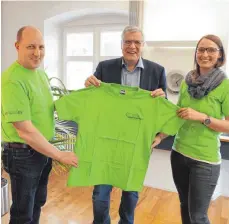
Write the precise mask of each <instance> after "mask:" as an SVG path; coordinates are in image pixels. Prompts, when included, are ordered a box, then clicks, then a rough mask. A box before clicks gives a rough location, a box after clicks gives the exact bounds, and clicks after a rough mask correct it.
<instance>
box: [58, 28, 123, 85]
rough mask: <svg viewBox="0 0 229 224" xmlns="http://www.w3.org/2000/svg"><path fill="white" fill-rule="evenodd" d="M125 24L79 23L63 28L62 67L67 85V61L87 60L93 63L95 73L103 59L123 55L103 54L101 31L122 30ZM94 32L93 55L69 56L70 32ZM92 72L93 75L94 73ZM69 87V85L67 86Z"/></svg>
mask: <svg viewBox="0 0 229 224" xmlns="http://www.w3.org/2000/svg"><path fill="white" fill-rule="evenodd" d="M122 30H123V24H94V25H83V26H80V25H77V26H70V27H68V26H65V27H64V28H63V48H62V49H63V51H62V53H63V68H62V77H61V78H62V80H63V83H64V84H65V85H66V83H67V63H68V62H69V61H85V62H92V63H93V71H92V74H93V73H94V71H95V69H96V67H97V65H98V63H99V62H100V61H103V60H108V59H112V58H118V57H121V56H120V55H113V56H101V52H100V47H101V42H100V39H101V33H102V32H112V31H122ZM86 32H87V33H90V32H92V33H93V56H67V34H69V33H86ZM120 49H121V36H120ZM92 74H91V75H92ZM66 87H67V86H66Z"/></svg>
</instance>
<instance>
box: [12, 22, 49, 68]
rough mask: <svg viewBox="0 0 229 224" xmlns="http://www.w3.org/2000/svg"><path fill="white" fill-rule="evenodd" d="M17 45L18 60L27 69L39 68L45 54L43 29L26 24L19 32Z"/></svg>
mask: <svg viewBox="0 0 229 224" xmlns="http://www.w3.org/2000/svg"><path fill="white" fill-rule="evenodd" d="M15 47H16V49H17V52H18V62H19V64H21V65H22V66H23V67H25V68H27V69H31V70H34V69H36V68H38V67H39V66H40V64H41V62H42V60H43V58H44V55H45V46H44V39H43V35H42V33H41V31H40V30H39V29H37V28H36V27H33V26H24V27H22V28H20V29H19V30H18V32H17V41H16V43H15Z"/></svg>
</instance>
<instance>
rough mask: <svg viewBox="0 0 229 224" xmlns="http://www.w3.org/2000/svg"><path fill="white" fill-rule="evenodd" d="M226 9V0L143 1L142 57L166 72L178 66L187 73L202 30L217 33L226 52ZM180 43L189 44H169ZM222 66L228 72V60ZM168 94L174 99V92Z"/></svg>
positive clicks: (228, 22)
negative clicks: (187, 44) (156, 63)
mask: <svg viewBox="0 0 229 224" xmlns="http://www.w3.org/2000/svg"><path fill="white" fill-rule="evenodd" d="M228 12H229V1H225V0H192V1H191V0H173V1H168V0H152V1H146V2H145V3H144V23H143V29H144V33H145V39H146V41H147V42H150V46H148V47H146V48H145V50H144V53H143V55H144V57H145V58H147V59H149V60H153V61H155V62H158V63H159V64H161V65H163V66H164V67H165V69H166V72H167V73H169V72H170V71H172V70H180V71H183V73H185V74H187V72H188V71H189V70H191V69H193V65H194V52H195V45H196V43H197V41H198V40H199V39H200V38H201V37H202V36H203V35H206V34H215V35H218V36H219V37H220V38H221V40H222V42H223V45H224V47H225V50H226V53H229V13H228ZM180 43H182V44H183V45H184V46H186V44H185V43H192V44H191V45H192V48H169V47H174V46H175V47H176V45H180V46H182V44H180ZM154 45H156V46H154ZM164 46H167V47H168V48H164ZM227 57H229V54H227ZM223 69H224V70H226V72H227V73H228V76H229V63H228V62H227V65H226V66H224V67H223ZM168 98H169V99H170V100H171V101H173V102H174V103H176V101H177V99H178V96H177V95H171V94H170V93H169V92H168Z"/></svg>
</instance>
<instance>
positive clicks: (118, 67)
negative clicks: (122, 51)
mask: <svg viewBox="0 0 229 224" xmlns="http://www.w3.org/2000/svg"><path fill="white" fill-rule="evenodd" d="M121 72H122V58H118V59H117V61H116V63H114V66H113V68H112V71H111V73H112V75H111V77H113V81H112V82H113V83H118V84H121Z"/></svg>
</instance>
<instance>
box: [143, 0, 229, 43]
mask: <svg viewBox="0 0 229 224" xmlns="http://www.w3.org/2000/svg"><path fill="white" fill-rule="evenodd" d="M228 12H229V1H227V0H226V1H225V0H173V1H168V0H153V1H146V2H145V4H144V31H145V35H146V40H150V41H152V40H157V41H158V40H160V41H162V40H165V41H174V40H176V41H177V40H198V39H200V37H201V36H203V35H206V34H210V33H212V34H215V35H219V36H220V37H221V38H222V39H223V40H225V41H227V36H228V33H229V25H228V22H229V13H228Z"/></svg>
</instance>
